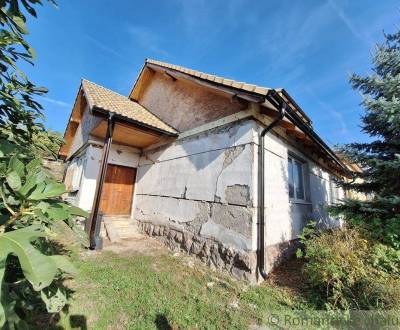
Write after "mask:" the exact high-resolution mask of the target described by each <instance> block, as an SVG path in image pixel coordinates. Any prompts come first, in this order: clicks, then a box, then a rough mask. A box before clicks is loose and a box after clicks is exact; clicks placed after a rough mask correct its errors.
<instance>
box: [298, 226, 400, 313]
mask: <svg viewBox="0 0 400 330" xmlns="http://www.w3.org/2000/svg"><path fill="white" fill-rule="evenodd" d="M306 230H307V232H308V235H305V236H303V237H302V239H301V240H302V242H303V244H304V252H300V251H298V256H302V257H304V258H305V260H306V264H305V266H304V272H305V274H306V275H307V276H308V282H309V285H310V287H311V289H312V290H313V291H314V292H317V293H318V296H319V298H320V304H322V305H323V307H325V308H326V309H333V310H335V309H395V308H400V273H399V270H400V254H399V251H397V250H395V249H393V248H391V247H389V246H385V245H382V244H380V243H375V242H373V243H371V242H369V241H367V240H366V239H365V238H364V237H363V235H361V233H360V231H358V230H357V229H354V228H352V229H349V228H341V229H335V230H330V231H325V232H322V233H319V232H317V231H315V230H314V231H310V226H309V227H308V228H307V229H306Z"/></svg>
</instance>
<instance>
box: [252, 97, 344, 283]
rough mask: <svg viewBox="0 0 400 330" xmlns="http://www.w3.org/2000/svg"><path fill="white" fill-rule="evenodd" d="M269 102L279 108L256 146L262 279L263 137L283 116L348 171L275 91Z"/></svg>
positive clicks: (259, 269)
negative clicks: (276, 115)
mask: <svg viewBox="0 0 400 330" xmlns="http://www.w3.org/2000/svg"><path fill="white" fill-rule="evenodd" d="M265 101H268V102H270V103H271V104H272V105H273V106H274V107H275V108H276V109H279V114H278V117H276V118H275V119H274V121H273V122H272V123H270V124H269V125H268V126H267V127H265V128H264V129H263V130H262V132H261V133H260V135H259V141H260V142H259V146H258V148H259V149H258V164H259V165H258V174H259V180H258V192H259V193H258V198H259V200H258V205H259V208H260V209H259V218H258V239H257V243H258V249H257V263H258V265H257V268H258V271H259V273H260V274H261V276H262V277H263V279H264V280H265V279H267V277H268V274H267V272H266V270H265V182H264V181H265V150H264V137H265V135H266V134H267V133H268V132H269V131H271V129H273V128H274V127H275V126H276V125H277V124H278V122H279V121H281V120H282V119H283V118H284V117H286V118H288V119H289V120H290V121H291V122H292V123H293V124H294V125H296V126H297V127H299V128H300V129H301V130H302V131H303V132H304V133H306V134H307V135H308V136H309V137H311V139H312V140H313V141H314V142H315V143H316V144H318V145H319V146H320V147H321V148H322V149H323V150H324V151H325V152H326V153H327V154H328V155H329V156H330V157H331V158H332V160H333V161H334V162H335V163H336V164H337V165H339V167H340V168H341V169H342V170H343V171H344V173H346V174H350V171H349V170H348V169H347V168H346V167H345V166H344V165H343V163H342V162H341V161H340V159H339V158H338V157H337V156H336V155H335V153H334V152H333V151H332V150H331V149H330V148H329V147H328V146H327V145H326V144H325V142H324V141H322V139H321V138H320V137H319V136H318V135H317V134H316V133H315V132H314V131H313V129H312V128H311V127H309V126H308V125H307V124H305V123H304V122H303V120H302V119H301V118H300V116H299V115H298V114H297V113H296V112H295V111H294V110H293V109H292V108H290V107H289V106H288V104H287V103H286V101H285V100H284V99H283V98H282V97H281V96H280V95H279V94H278V93H277V92H276V91H275V90H269V91H268V93H267V95H266V96H265V98H264V102H265Z"/></svg>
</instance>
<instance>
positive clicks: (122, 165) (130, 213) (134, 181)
mask: <svg viewBox="0 0 400 330" xmlns="http://www.w3.org/2000/svg"><path fill="white" fill-rule="evenodd" d="M109 165H112V166H119V167H125V168H131V169H134V170H135V175H134V180H133V183H132V184H133V192H132V199H131V204H130V211H129V214H126V215H125V214H123V215H122V214H106V215H105V216H128V215H129V217H130V218H132V217H133V210H134V204H135V197H136V183H137V172H138V167H135V166H130V165H126V164H121V163H119V162H113V161H111V162H108V163H107V170H108V168H109ZM106 175H107V173H106ZM103 192H104V190H103V191H102V194H103ZM100 207H101V196H100V205H99V209H100Z"/></svg>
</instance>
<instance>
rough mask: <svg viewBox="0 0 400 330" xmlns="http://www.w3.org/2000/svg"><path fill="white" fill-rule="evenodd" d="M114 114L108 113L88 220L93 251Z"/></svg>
mask: <svg viewBox="0 0 400 330" xmlns="http://www.w3.org/2000/svg"><path fill="white" fill-rule="evenodd" d="M114 123H115V122H114V114H113V113H112V112H109V113H108V119H107V132H106V137H105V139H104V146H103V155H102V157H101V163H100V171H99V175H98V177H97V184H96V192H95V195H94V200H93V206H92V212H91V214H90V217H89V220H88V229H89V240H90V246H89V248H90V249H91V250H94V249H96V245H97V244H96V243H97V242H96V225H97V221H98V214H99V207H100V201H101V192H102V191H103V185H104V180H105V177H106V173H107V164H108V154H109V153H110V148H111V143H112V136H113V131H114Z"/></svg>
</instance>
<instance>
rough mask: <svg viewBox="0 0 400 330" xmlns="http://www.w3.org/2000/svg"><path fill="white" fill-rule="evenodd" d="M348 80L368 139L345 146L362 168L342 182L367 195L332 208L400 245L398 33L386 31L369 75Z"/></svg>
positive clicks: (383, 239) (385, 240) (344, 150)
mask: <svg viewBox="0 0 400 330" xmlns="http://www.w3.org/2000/svg"><path fill="white" fill-rule="evenodd" d="M350 83H351V85H352V87H353V89H354V90H357V91H359V92H360V93H361V94H362V97H363V100H362V103H361V104H362V106H363V107H364V109H365V113H364V114H363V116H362V117H361V122H362V124H361V128H362V131H363V132H365V133H366V134H368V135H369V137H370V142H366V143H351V144H347V145H345V146H343V147H342V148H341V152H342V153H343V154H344V155H345V158H346V159H347V160H348V161H350V162H353V163H355V164H358V165H359V166H360V167H361V168H362V172H361V173H353V174H354V180H352V181H351V182H341V185H342V186H343V187H345V188H348V189H353V190H355V191H358V192H362V193H365V194H366V196H367V197H368V198H367V200H365V201H361V200H355V199H347V200H345V201H344V203H343V204H341V205H337V206H336V207H334V208H333V212H334V213H336V214H341V215H342V216H344V218H345V219H346V220H347V222H349V223H351V224H353V225H358V226H362V227H363V228H365V229H366V232H367V233H369V235H370V236H371V237H372V238H374V239H378V240H380V241H381V242H383V243H386V244H390V245H392V246H394V247H396V248H400V31H398V32H396V33H394V34H385V41H384V42H383V43H382V44H380V45H377V46H376V49H375V52H374V54H373V56H372V70H371V73H370V74H367V75H366V76H360V75H357V74H353V75H352V76H351V77H350ZM356 179H358V180H356Z"/></svg>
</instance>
